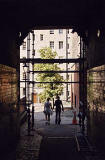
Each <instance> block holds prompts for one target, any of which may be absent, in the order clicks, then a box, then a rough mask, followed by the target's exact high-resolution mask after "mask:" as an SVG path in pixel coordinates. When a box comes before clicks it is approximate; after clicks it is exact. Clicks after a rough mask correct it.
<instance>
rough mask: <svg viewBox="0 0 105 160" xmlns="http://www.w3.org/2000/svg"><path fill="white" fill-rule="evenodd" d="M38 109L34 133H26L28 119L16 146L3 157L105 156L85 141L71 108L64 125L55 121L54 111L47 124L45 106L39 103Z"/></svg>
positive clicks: (75, 159)
mask: <svg viewBox="0 0 105 160" xmlns="http://www.w3.org/2000/svg"><path fill="white" fill-rule="evenodd" d="M35 111H36V112H35V131H31V135H33V136H27V122H26V123H25V124H24V125H23V126H22V127H21V136H20V139H19V143H18V145H17V147H16V149H14V151H13V152H12V153H10V154H9V155H7V156H6V158H3V159H2V160H59V159H60V160H68V159H70V160H103V159H102V158H100V157H99V156H98V155H96V154H95V152H93V151H90V148H91V146H88V144H87V142H86V141H85V139H84V137H83V134H82V133H81V129H80V127H79V125H78V123H77V124H76V125H72V119H73V112H72V111H71V110H65V112H63V113H62V115H61V125H55V113H53V115H52V117H51V122H50V125H46V121H45V117H44V114H43V108H41V106H40V107H39V106H38V107H36V110H35ZM77 122H78V118H77ZM91 154H92V155H93V154H95V155H94V156H91ZM97 158H98V159H97ZM0 160H1V159H0Z"/></svg>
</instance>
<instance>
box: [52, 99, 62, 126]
mask: <svg viewBox="0 0 105 160" xmlns="http://www.w3.org/2000/svg"><path fill="white" fill-rule="evenodd" d="M54 106H56V110H55V111H56V117H55V123H56V124H60V122H61V109H62V111H64V108H63V104H62V101H61V100H60V97H59V96H57V100H56V101H55V103H54Z"/></svg>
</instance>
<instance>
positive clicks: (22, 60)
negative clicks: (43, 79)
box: [20, 58, 85, 63]
mask: <svg viewBox="0 0 105 160" xmlns="http://www.w3.org/2000/svg"><path fill="white" fill-rule="evenodd" d="M84 60H85V59H83V58H75V59H41V58H34V59H33V58H27V59H26V58H23V59H20V63H81V62H82V61H84Z"/></svg>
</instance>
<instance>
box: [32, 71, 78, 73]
mask: <svg viewBox="0 0 105 160" xmlns="http://www.w3.org/2000/svg"><path fill="white" fill-rule="evenodd" d="M29 72H31V73H79V72H80V71H29Z"/></svg>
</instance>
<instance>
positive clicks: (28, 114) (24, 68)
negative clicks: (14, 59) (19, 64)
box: [23, 63, 31, 136]
mask: <svg viewBox="0 0 105 160" xmlns="http://www.w3.org/2000/svg"><path fill="white" fill-rule="evenodd" d="M27 67H28V65H27V64H26V63H24V65H23V71H24V74H25V108H26V110H27V117H28V136H30V129H31V123H30V117H31V116H30V107H29V104H28V108H27V98H26V87H27V86H26V80H27V77H26V76H27Z"/></svg>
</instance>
